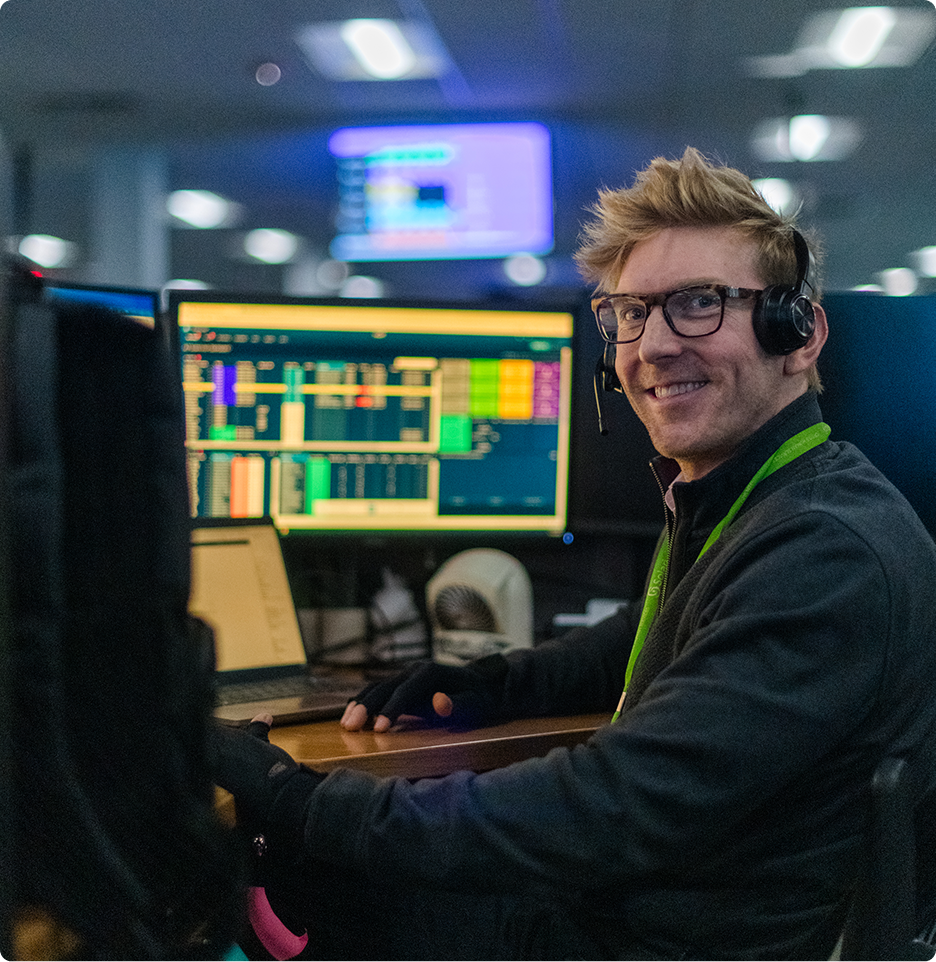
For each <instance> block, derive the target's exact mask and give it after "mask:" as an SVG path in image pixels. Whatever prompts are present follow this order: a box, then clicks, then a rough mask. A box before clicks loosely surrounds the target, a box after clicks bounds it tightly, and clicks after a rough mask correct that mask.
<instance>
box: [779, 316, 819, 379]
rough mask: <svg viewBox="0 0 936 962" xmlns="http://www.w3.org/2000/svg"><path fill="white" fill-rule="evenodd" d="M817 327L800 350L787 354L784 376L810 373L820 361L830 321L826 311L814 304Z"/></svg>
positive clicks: (784, 361) (784, 360) (784, 363)
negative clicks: (810, 369)
mask: <svg viewBox="0 0 936 962" xmlns="http://www.w3.org/2000/svg"><path fill="white" fill-rule="evenodd" d="M813 310H814V311H815V316H816V325H815V327H814V328H813V332H812V337H810V338H809V340H808V341H807V342H806V343H805V344H804V345H803V346H802V347H801V348H799V349H798V350H796V351H793V352H792V353H791V354H787V355H786V357H785V358H784V359H783V373H784V374H801V373H803V372H804V371H808V370H809V368H811V367H812V366H813V365H814V364H815V363H816V361H817V360H818V359H819V354H820V353H821V352H822V348H823V346H824V345H825V342H826V338H828V336H829V321H828V318H827V317H826V312H825V310H824V309H823V308H822V307H820V306H819V305H818V304H813Z"/></svg>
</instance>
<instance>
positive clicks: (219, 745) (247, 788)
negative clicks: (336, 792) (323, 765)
mask: <svg viewBox="0 0 936 962" xmlns="http://www.w3.org/2000/svg"><path fill="white" fill-rule="evenodd" d="M272 721H273V719H272V717H271V716H269V715H258V716H257V717H256V718H254V719H253V721H252V722H251V723H250V726H249V727H248V728H247V730H246V731H244V730H243V729H240V728H230V727H228V726H225V725H216V726H215V728H214V729H213V733H212V739H211V748H212V768H213V776H214V780H215V782H216V783H217V784H218V785H220V786H221V788H224V789H226V790H227V791H229V792H230V793H231V794H232V795H233V796H234V801H235V803H236V805H237V809H238V813H243V814H244V815H246V816H247V817H249V818H253V819H259V820H265V819H267V818H268V817H269V815H270V811H271V809H272V808H273V805H274V803H275V802H276V799H277V796H278V795H279V794H280V792H281V791H282V790H283V786H284V785H285V784H286V782H287V781H289V780H290V779H291V778H293V777H294V776H296V775H298V774H300V773H301V774H303V775H304V776H305V777H309V776H312V777H313V778H315V779H317V780H319V781H320V780H322V779H323V778H324V777H325V776H324V775H321V774H318V773H317V772H313V771H312V770H311V769H309V768H306V767H305V766H303V765H300V764H299V763H298V762H297V761H295V759H293V757H292V756H291V755H290V754H289V753H288V752H285V751H283V749H282V748H278V747H277V746H276V745H271V744H270V741H269V732H270V725H271V724H272ZM316 784H317V783H316Z"/></svg>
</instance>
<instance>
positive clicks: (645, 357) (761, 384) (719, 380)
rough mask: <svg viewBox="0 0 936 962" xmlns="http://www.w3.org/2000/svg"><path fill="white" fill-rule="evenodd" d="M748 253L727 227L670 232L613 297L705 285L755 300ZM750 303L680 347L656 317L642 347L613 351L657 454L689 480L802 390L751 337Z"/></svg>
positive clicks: (643, 245) (644, 245) (728, 305)
mask: <svg viewBox="0 0 936 962" xmlns="http://www.w3.org/2000/svg"><path fill="white" fill-rule="evenodd" d="M754 257H755V247H754V243H753V242H752V241H751V240H749V239H748V238H746V237H745V236H744V235H743V234H741V233H740V232H739V231H737V230H736V229H735V228H731V227H704V228H698V227H671V228H666V229H665V230H662V231H660V232H659V233H658V234H655V235H654V236H653V237H650V238H648V239H647V240H644V241H640V242H639V243H638V244H637V245H636V246H635V247H634V250H633V252H632V253H631V255H630V257H629V258H628V259H627V262H626V263H625V265H624V269H623V270H622V271H621V276H620V279H619V281H618V285H617V287H616V289H615V292H620V293H631V294H655V293H658V292H663V291H672V290H677V289H680V288H683V287H690V286H695V285H700V284H702V285H704V284H725V285H727V286H729V287H747V288H754V289H757V290H760V289H762V288H763V287H764V283H763V279H762V278H761V276H760V274H759V273H758V272H757V270H756V269H755V267H754ZM753 306H754V300H753V299H748V300H730V299H729V300H727V301H726V302H725V316H724V321H723V323H722V326H721V328H720V329H719V330H718V331H716V332H715V333H714V334H710V335H708V336H707V337H698V338H685V337H680V336H679V335H677V334H676V333H675V332H674V331H673V330H671V329H670V327H669V326H668V325H667V323H666V320H665V319H664V317H663V311H662V308H660V307H654V308H653V310H652V312H651V313H650V315H649V317H648V318H647V325H646V327H645V329H644V332H643V335H642V336H641V338H640V340H638V341H634V342H632V343H630V344H619V345H618V347H617V357H616V361H615V370H616V371H617V374H618V377H619V378H620V380H621V384H622V385H623V387H624V393H625V394H626V395H627V397H628V400H629V401H630V403H631V405H632V406H633V408H634V411H635V412H636V413H637V415H638V416H639V417H640V419H641V420H642V421H643V423H644V425H645V426H646V428H647V430H648V431H649V432H650V438H651V440H652V442H653V446H654V447H655V448H656V449H657V451H659V452H660V453H661V454H663V455H666V456H667V457H670V458H674V459H675V460H676V461H677V462H678V463H679V465H680V468H681V469H682V472H683V475H684V477H685V478H686V480H690V481H691V480H694V479H696V478H700V477H702V476H703V475H704V474H707V473H708V472H709V471H711V470H712V469H713V468H716V467H717V466H718V465H719V464H721V463H722V462H724V461H725V460H727V459H728V458H729V457H730V456H731V455H732V454H733V453H734V452H735V450H736V449H737V448H738V446H739V445H740V444H741V442H742V441H743V440H744V439H745V438H747V437H748V436H749V435H750V434H752V433H753V432H754V431H756V430H757V428H759V427H760V426H761V425H762V424H764V423H765V422H766V421H768V420H769V419H770V418H771V417H773V416H774V415H775V414H777V413H778V412H779V411H781V410H782V409H783V408H784V407H786V405H787V404H789V403H790V401H792V400H793V399H794V398H795V397H797V396H798V395H800V394H802V393H803V391H804V390H805V381H804V379H803V378H800V377H788V376H785V375H784V358H783V357H772V356H770V355H768V354H766V353H765V352H764V350H763V349H762V348H761V347H760V345H759V344H758V342H757V339H756V337H755V335H754V328H753V326H752V323H751V311H752V309H753Z"/></svg>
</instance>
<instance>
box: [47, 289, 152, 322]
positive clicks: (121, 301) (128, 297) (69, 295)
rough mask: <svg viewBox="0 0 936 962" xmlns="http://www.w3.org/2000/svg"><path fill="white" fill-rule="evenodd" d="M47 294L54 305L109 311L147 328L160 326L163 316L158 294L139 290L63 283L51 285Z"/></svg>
mask: <svg viewBox="0 0 936 962" xmlns="http://www.w3.org/2000/svg"><path fill="white" fill-rule="evenodd" d="M45 290H46V296H47V297H49V298H51V299H52V300H53V301H59V302H63V303H71V304H92V305H94V306H96V307H108V308H110V309H111V310H112V311H116V312H117V313H118V314H123V315H124V316H126V317H130V318H132V319H133V320H135V321H138V322H139V323H140V324H143V325H145V326H146V327H155V325H156V318H157V315H158V312H159V295H158V293H157V292H156V291H150V290H144V289H142V288H135V287H107V286H95V285H91V284H73V283H70V282H68V283H66V282H63V281H49V282H48V283H47V284H46V288H45Z"/></svg>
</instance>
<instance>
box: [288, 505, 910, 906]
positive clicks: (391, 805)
mask: <svg viewBox="0 0 936 962" xmlns="http://www.w3.org/2000/svg"><path fill="white" fill-rule="evenodd" d="M817 572H822V578H821V579H818V580H817V577H816V573H817ZM781 575H782V577H781ZM706 577H707V578H708V585H707V587H706V589H705V591H706V597H707V601H706V602H705V603H704V604H702V605H701V606H700V607H699V608H698V611H697V614H696V616H695V618H696V623H695V624H694V625H693V626H692V631H691V636H690V642H689V643H688V644H686V646H685V647H684V649H683V650H682V652H681V653H680V654H679V656H678V657H677V658H676V659H675V660H674V661H673V663H672V664H671V665H669V667H668V668H666V669H665V670H664V671H663V672H662V673H661V674H660V675H659V676H658V677H657V678H656V679H655V680H654V682H653V683H652V684H651V685H650V687H649V688H648V689H647V691H646V692H645V694H644V696H643V698H642V699H641V701H640V702H639V703H638V705H637V706H635V709H634V710H632V711H630V712H628V713H627V714H625V715H624V716H622V718H621V719H620V720H619V721H618V722H617V723H616V724H614V725H608V726H605V727H603V728H602V729H600V730H599V731H598V732H597V733H596V734H595V735H594V736H593V737H592V738H591V739H590V740H589V741H588V742H587V743H586V744H584V745H580V746H578V747H576V748H573V749H556V750H554V751H552V752H551V753H550V754H549V755H548V756H546V757H545V758H535V759H530V760H528V761H525V762H522V763H519V764H515V765H512V766H509V767H506V768H503V769H500V770H496V771H492V772H488V773H484V774H472V773H468V772H461V773H456V774H453V775H451V776H448V777H446V778H442V779H432V780H423V781H417V782H415V783H410V782H407V781H405V780H403V779H398V778H393V779H377V778H374V777H371V776H369V775H367V774H364V773H360V772H354V771H350V770H339V771H336V772H333V773H332V774H331V775H330V776H329V777H328V778H327V779H326V781H325V782H324V783H323V784H322V785H321V786H320V787H319V788H318V789H317V790H316V791H315V792H313V793H311V794H308V795H305V796H303V797H301V798H299V797H296V798H293V799H291V800H289V803H288V807H289V809H290V812H291V814H290V819H291V820H292V824H293V825H294V826H295V828H296V830H297V832H299V833H301V836H302V838H303V840H304V844H305V845H306V846H307V849H308V850H309V851H310V852H311V853H314V854H317V855H318V856H320V857H322V858H325V859H328V860H330V861H334V862H336V863H338V864H353V865H356V866H358V867H360V868H361V869H363V870H365V871H366V872H367V873H368V874H369V875H370V876H371V877H373V878H374V879H380V880H381V881H382V883H383V884H406V882H407V881H410V882H422V883H424V884H430V885H441V886H444V887H446V888H452V889H458V888H461V887H466V888H476V889H481V890H488V891H490V890H492V889H495V890H510V889H514V888H515V886H517V885H518V884H525V885H529V884H531V882H532V881H533V880H535V879H539V880H540V881H542V882H545V883H549V884H556V885H560V886H562V887H565V888H568V887H569V886H572V887H575V888H579V889H580V890H585V891H596V890H599V889H602V888H606V887H608V886H610V887H612V890H613V888H614V887H616V886H620V885H622V884H623V885H628V884H636V883H638V882H639V881H640V880H641V879H644V880H646V879H648V878H649V879H652V878H657V879H658V878H659V877H660V873H663V875H664V876H671V875H672V874H673V873H680V874H681V875H683V876H685V877H687V878H691V877H693V876H694V875H695V876H698V875H699V874H700V873H706V872H708V873H716V874H717V871H718V869H717V866H718V863H719V855H718V853H719V852H720V851H721V850H722V849H723V848H724V847H725V846H726V845H727V846H728V847H729V848H730V849H732V850H733V856H734V864H738V861H739V860H738V854H739V851H740V852H742V853H745V854H746V855H747V856H748V858H749V859H750V864H752V865H754V864H762V860H763V858H765V857H767V856H766V850H765V851H761V850H759V846H762V845H770V846H779V847H780V848H781V849H784V850H785V851H786V852H787V854H790V852H791V851H795V848H796V845H797V842H796V841H795V840H794V839H792V838H786V839H780V840H778V839H777V837H776V834H777V826H778V825H780V824H782V825H784V826H786V825H792V824H796V820H797V819H801V820H802V821H803V824H804V826H805V828H804V832H806V834H807V837H810V838H814V832H813V830H814V829H816V830H818V832H819V834H820V837H821V836H822V833H823V832H825V831H827V829H826V828H824V827H823V826H824V825H826V824H827V823H831V822H834V820H835V819H834V817H833V813H832V811H831V810H830V808H829V806H831V805H834V804H836V801H835V800H836V799H839V798H841V796H842V784H841V782H842V780H846V779H848V778H853V777H854V776H852V775H849V774H848V772H849V770H850V768H852V767H854V762H855V759H854V757H849V752H848V750H846V748H844V747H843V746H846V745H847V744H848V739H849V738H850V737H851V735H852V734H853V733H854V731H855V730H856V729H858V730H860V728H861V726H862V724H863V719H866V718H867V717H868V715H869V713H871V712H872V710H873V704H874V701H875V697H876V693H877V690H878V686H879V684H880V681H881V673H882V667H883V662H884V656H885V652H886V650H887V646H888V639H889V638H890V633H891V631H892V630H893V625H892V611H891V585H890V584H889V581H888V577H887V573H886V571H884V570H882V566H881V564H880V563H879V561H878V558H877V556H876V555H875V553H874V552H873V551H872V550H871V549H870V548H869V546H868V545H867V544H866V543H865V541H864V540H863V538H862V537H861V535H860V533H856V532H853V531H851V530H844V529H843V526H842V525H841V523H840V522H838V521H836V520H835V519H832V518H829V517H827V516H825V515H817V514H816V513H815V512H814V513H812V514H803V515H801V516H799V517H797V518H794V519H789V520H786V521H783V522H781V523H780V524H778V525H776V526H775V527H773V528H771V529H770V530H766V531H764V532H762V533H761V535H760V536H758V537H757V538H755V539H752V540H750V541H749V543H747V544H746V545H745V547H744V548H743V550H739V551H733V552H727V553H719V555H718V561H717V563H715V562H713V563H712V564H711V565H710V566H709V567H708V571H707V575H706ZM608 628H609V629H610V626H608ZM588 637H589V638H591V639H593V640H596V641H597V640H601V641H602V644H597V643H596V645H595V650H591V646H590V645H586V644H585V641H584V639H583V638H581V637H580V638H579V641H578V642H575V641H570V640H566V641H564V642H563V643H562V644H560V645H557V646H556V651H555V652H548V653H547V654H546V655H545V656H542V657H543V658H544V660H543V661H542V662H540V661H539V659H538V658H536V657H535V656H530V657H529V658H528V659H521V664H520V665H518V666H517V667H516V669H512V670H515V671H516V676H515V677H516V679H517V680H518V684H519V679H520V678H522V677H527V678H529V679H530V681H531V682H533V683H537V684H539V683H542V682H543V680H544V679H548V680H549V681H550V682H551V683H554V684H555V687H556V693H553V694H551V695H547V696H546V698H545V699H544V700H543V701H542V702H540V703H539V704H540V707H545V706H552V705H555V706H558V707H560V708H562V710H567V709H568V710H573V709H574V708H576V707H578V706H579V704H580V703H579V702H578V701H577V700H576V701H575V703H574V704H573V701H571V700H570V701H568V702H567V701H566V700H565V698H564V697H563V696H560V695H559V694H558V688H559V685H558V672H559V671H560V666H563V667H562V670H566V671H569V672H570V673H571V679H572V688H573V689H575V690H576V691H577V692H578V697H579V698H580V699H581V706H584V705H585V704H589V705H590V704H593V702H589V700H588V698H587V697H586V690H587V689H588V685H589V679H590V678H593V676H590V675H589V673H590V672H591V671H593V670H594V669H595V667H596V666H601V665H602V664H604V663H605V662H614V664H615V666H617V665H619V658H618V657H617V656H615V657H614V658H611V656H610V655H608V653H607V652H608V649H609V647H610V645H609V643H608V639H607V638H605V635H604V631H599V632H597V633H594V632H593V633H590V634H589V636H588ZM577 644H582V648H583V651H582V660H581V663H580V664H581V665H582V666H583V667H582V670H581V672H580V671H579V670H578V667H577V663H576V662H575V661H574V660H573V659H572V658H571V655H570V652H571V651H572V650H573V648H574V646H575V645H577ZM625 647H626V646H625ZM599 652H602V653H599ZM554 657H555V662H554V661H553V658H554ZM524 673H527V674H526V675H524ZM605 694H606V693H605ZM826 796H828V798H827V800H826V801H825V802H823V801H821V800H823V799H826ZM817 799H818V800H820V801H818V802H817ZM811 832H812V833H813V834H810V833H811ZM740 864H742V865H745V864H747V860H746V859H745V858H741V859H740ZM722 871H724V868H722ZM737 881H738V883H739V884H743V882H744V880H743V878H741V879H738V880H737Z"/></svg>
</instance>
